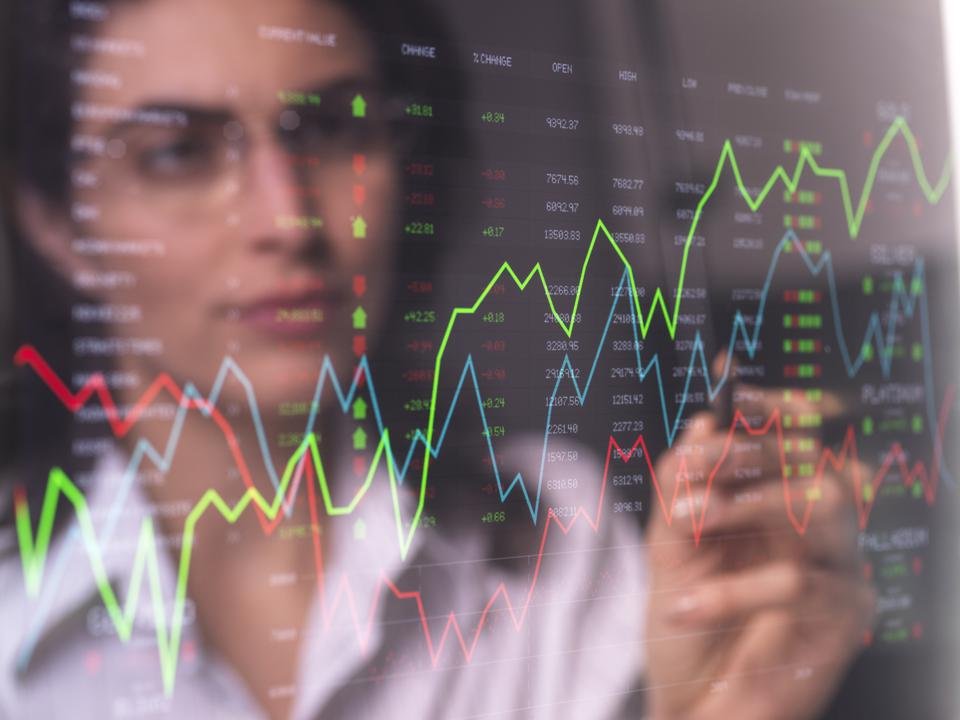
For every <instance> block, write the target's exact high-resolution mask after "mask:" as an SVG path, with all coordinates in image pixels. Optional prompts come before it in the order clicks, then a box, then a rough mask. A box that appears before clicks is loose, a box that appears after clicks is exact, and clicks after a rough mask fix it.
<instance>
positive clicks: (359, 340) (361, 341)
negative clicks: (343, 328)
mask: <svg viewBox="0 0 960 720" xmlns="http://www.w3.org/2000/svg"><path fill="white" fill-rule="evenodd" d="M366 352H367V336H366V335H354V337H353V354H354V355H356V356H357V357H360V356H361V355H363V354H364V353H366Z"/></svg>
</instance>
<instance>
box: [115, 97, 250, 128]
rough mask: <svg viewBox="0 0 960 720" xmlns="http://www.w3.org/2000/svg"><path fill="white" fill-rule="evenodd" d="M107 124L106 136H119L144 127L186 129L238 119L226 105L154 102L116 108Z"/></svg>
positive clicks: (221, 123)
mask: <svg viewBox="0 0 960 720" xmlns="http://www.w3.org/2000/svg"><path fill="white" fill-rule="evenodd" d="M115 114H116V117H112V118H110V120H112V122H111V123H110V125H108V127H107V136H108V137H116V136H118V135H123V134H125V133H128V132H130V131H131V130H136V129H141V128H145V127H159V128H174V129H176V128H186V127H189V126H192V125H207V126H210V125H217V124H220V125H223V124H225V123H227V122H229V121H230V120H233V119H235V118H236V115H235V114H234V113H233V112H232V111H231V110H229V109H227V108H224V107H213V106H208V105H201V104H197V103H183V102H175V101H174V102H165V101H151V102H146V103H142V104H140V105H137V106H136V107H134V108H132V109H123V110H120V111H115Z"/></svg>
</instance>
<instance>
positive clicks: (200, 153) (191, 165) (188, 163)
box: [139, 138, 214, 178]
mask: <svg viewBox="0 0 960 720" xmlns="http://www.w3.org/2000/svg"><path fill="white" fill-rule="evenodd" d="M213 156H214V153H213V150H212V148H211V147H210V145H209V143H206V142H204V141H203V140H202V139H199V138H178V139H177V140H174V141H171V142H167V143H163V144H160V145H157V146H155V147H150V148H146V149H144V150H143V151H142V152H141V153H140V158H139V165H140V170H141V172H142V173H143V174H144V175H147V176H150V177H157V178H164V177H182V176H184V175H192V174H196V173H199V172H203V171H204V170H206V169H208V168H209V166H210V163H211V162H212V161H213V159H214V158H213Z"/></svg>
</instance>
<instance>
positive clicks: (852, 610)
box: [647, 386, 874, 720]
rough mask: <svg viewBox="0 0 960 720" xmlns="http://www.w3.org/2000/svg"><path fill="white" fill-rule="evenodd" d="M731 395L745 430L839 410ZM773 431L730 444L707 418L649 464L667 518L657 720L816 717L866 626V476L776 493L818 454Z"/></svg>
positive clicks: (653, 653)
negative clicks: (860, 490) (858, 488)
mask: <svg viewBox="0 0 960 720" xmlns="http://www.w3.org/2000/svg"><path fill="white" fill-rule="evenodd" d="M737 396H738V400H739V402H738V403H737V407H738V410H739V411H740V412H741V413H742V415H743V416H745V417H746V418H747V419H748V420H749V421H750V425H751V426H753V427H754V428H756V427H757V426H762V425H764V424H765V423H767V422H768V421H769V420H770V418H771V417H773V418H775V419H776V418H777V413H779V418H780V419H782V418H783V417H785V416H787V415H792V416H794V417H796V416H798V415H799V414H802V413H811V412H818V413H823V414H830V413H839V403H838V402H837V401H836V400H835V399H834V398H831V397H825V398H824V399H823V400H822V401H821V402H818V403H817V404H816V405H815V406H814V405H813V404H811V403H810V402H808V401H806V400H805V399H791V400H785V393H784V392H783V391H773V390H761V389H756V388H747V387H744V386H740V387H739V388H738V391H737ZM800 396H802V393H792V394H791V397H792V398H796V397H800ZM738 417H739V416H738ZM793 424H794V427H795V426H796V423H793ZM779 425H786V423H781V422H772V423H770V425H769V428H768V432H765V433H763V434H759V433H757V434H753V433H751V432H748V431H746V430H745V428H744V426H743V424H742V422H741V423H738V429H737V431H736V432H735V433H733V434H731V433H730V432H729V430H730V428H729V426H726V427H720V426H719V425H718V419H717V418H716V416H715V415H713V414H711V413H703V414H700V415H698V416H695V417H694V418H693V419H692V422H691V423H690V425H689V427H688V428H687V429H686V431H685V432H684V434H683V435H682V436H681V437H680V438H679V439H678V442H677V443H676V444H675V445H674V447H673V449H671V450H670V451H669V452H668V453H666V454H665V455H664V456H663V457H662V458H661V459H660V461H659V463H658V465H657V478H658V481H659V483H660V485H661V492H662V505H661V503H660V502H658V499H657V498H654V501H653V502H654V504H655V505H661V507H665V508H666V511H667V513H666V514H665V513H663V512H660V511H659V509H656V508H655V509H654V510H653V512H654V515H655V518H654V519H652V521H651V526H650V530H649V533H648V538H649V543H650V553H649V554H650V561H651V572H652V588H651V598H650V608H649V617H648V633H647V635H648V658H649V662H648V668H649V680H650V686H651V690H650V697H651V700H652V705H651V710H652V716H653V717H654V718H657V719H664V720H670V719H672V718H684V719H685V720H690V719H692V720H697V719H704V720H706V719H707V718H723V719H724V720H726V719H727V718H737V720H752V719H754V718H756V719H757V720H759V719H761V718H763V719H764V720H766V719H768V718H790V719H793V718H797V719H799V718H810V717H815V716H816V715H817V713H818V712H819V711H821V710H822V709H823V707H824V706H825V705H826V703H828V702H829V700H830V698H831V696H832V695H833V693H834V691H835V689H836V686H837V684H838V683H839V681H840V679H841V678H842V677H843V673H844V671H845V669H846V668H847V666H848V664H849V663H850V662H851V660H852V659H853V657H854V656H855V655H856V653H857V651H858V649H860V648H861V647H862V645H863V638H864V634H865V632H866V631H867V630H868V629H869V628H870V627H871V625H872V621H873V605H874V592H873V589H872V587H871V585H870V583H869V582H867V581H866V580H865V579H864V574H863V569H862V562H861V558H860V553H859V549H858V542H857V539H858V527H857V520H856V518H857V515H856V507H855V503H854V498H853V489H852V488H853V487H854V485H853V482H852V480H851V478H852V477H853V473H856V472H861V473H865V472H866V470H865V468H864V467H862V466H855V465H854V463H853V462H852V461H848V462H847V463H846V464H845V466H844V467H843V469H842V470H841V471H837V470H835V469H834V468H833V467H832V466H831V464H830V463H826V467H825V468H823V472H822V474H821V475H820V476H819V477H816V476H815V477H803V476H798V474H797V472H796V471H794V472H793V477H788V478H787V480H786V482H785V481H784V463H785V462H787V463H789V464H790V465H793V466H794V467H796V466H797V464H798V463H802V462H812V463H814V466H815V467H816V466H817V465H816V464H817V461H818V460H819V458H820V454H821V448H820V443H819V442H818V441H815V440H814V441H811V440H810V439H809V433H807V434H806V435H804V434H803V433H801V432H799V431H796V430H789V429H785V430H783V431H782V434H780V437H779V438H778V426H779ZM801 441H804V442H801ZM783 448H787V449H783ZM798 450H799V452H798ZM721 460H722V461H721ZM715 469H716V471H715V472H714V470H715ZM711 474H712V476H711ZM862 477H864V478H866V477H869V476H868V475H865V474H864V475H862ZM788 503H789V507H788ZM808 505H809V506H810V509H809V516H807V513H808V510H807V508H808ZM670 513H672V517H671V518H670V519H668V517H667V515H668V514H670Z"/></svg>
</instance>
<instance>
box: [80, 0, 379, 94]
mask: <svg viewBox="0 0 960 720" xmlns="http://www.w3.org/2000/svg"><path fill="white" fill-rule="evenodd" d="M81 37H82V38H83V36H81ZM84 39H85V40H86V47H87V48H88V50H87V52H88V53H89V55H90V58H89V61H88V63H87V64H86V70H87V71H88V72H94V73H104V74H106V75H108V76H114V77H116V78H118V80H119V82H117V83H104V84H99V85H93V86H92V87H90V88H89V93H88V94H87V97H88V99H99V100H103V101H108V100H109V101H110V102H112V103H121V104H124V105H128V106H131V107H133V106H139V105H151V104H156V103H157V102H162V103H167V104H171V103H176V104H184V105H190V106H204V105H216V104H219V103H221V102H226V103H231V102H240V103H243V104H256V105H260V104H264V105H268V104H273V103H274V102H275V101H276V98H277V94H278V93H279V92H282V91H284V90H322V89H323V88H324V87H326V86H330V85H333V84H336V83H338V82H341V81H343V80H344V79H363V78H372V76H373V75H374V73H375V66H376V58H375V56H374V50H373V42H372V41H371V38H369V37H368V36H367V35H366V33H365V31H364V28H362V27H361V26H360V25H359V24H358V23H357V21H356V20H355V18H354V17H353V16H352V15H351V14H350V13H349V11H348V10H347V9H346V6H345V5H344V4H341V3H338V2H332V1H330V0H285V1H284V2H278V3H270V4H269V6H265V5H264V4H263V3H262V2H258V1H257V0H204V2H195V1H194V0H141V1H138V2H129V3H116V4H114V5H113V6H112V7H111V9H110V15H109V18H108V19H107V20H106V21H105V22H103V23H98V24H96V25H91V30H90V34H88V35H87V36H86V37H85V38H83V39H81V40H80V41H79V43H78V41H77V40H76V39H75V40H74V47H78V45H79V44H80V43H82V42H83V40H84ZM98 41H99V42H98ZM104 41H105V42H104Z"/></svg>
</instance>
